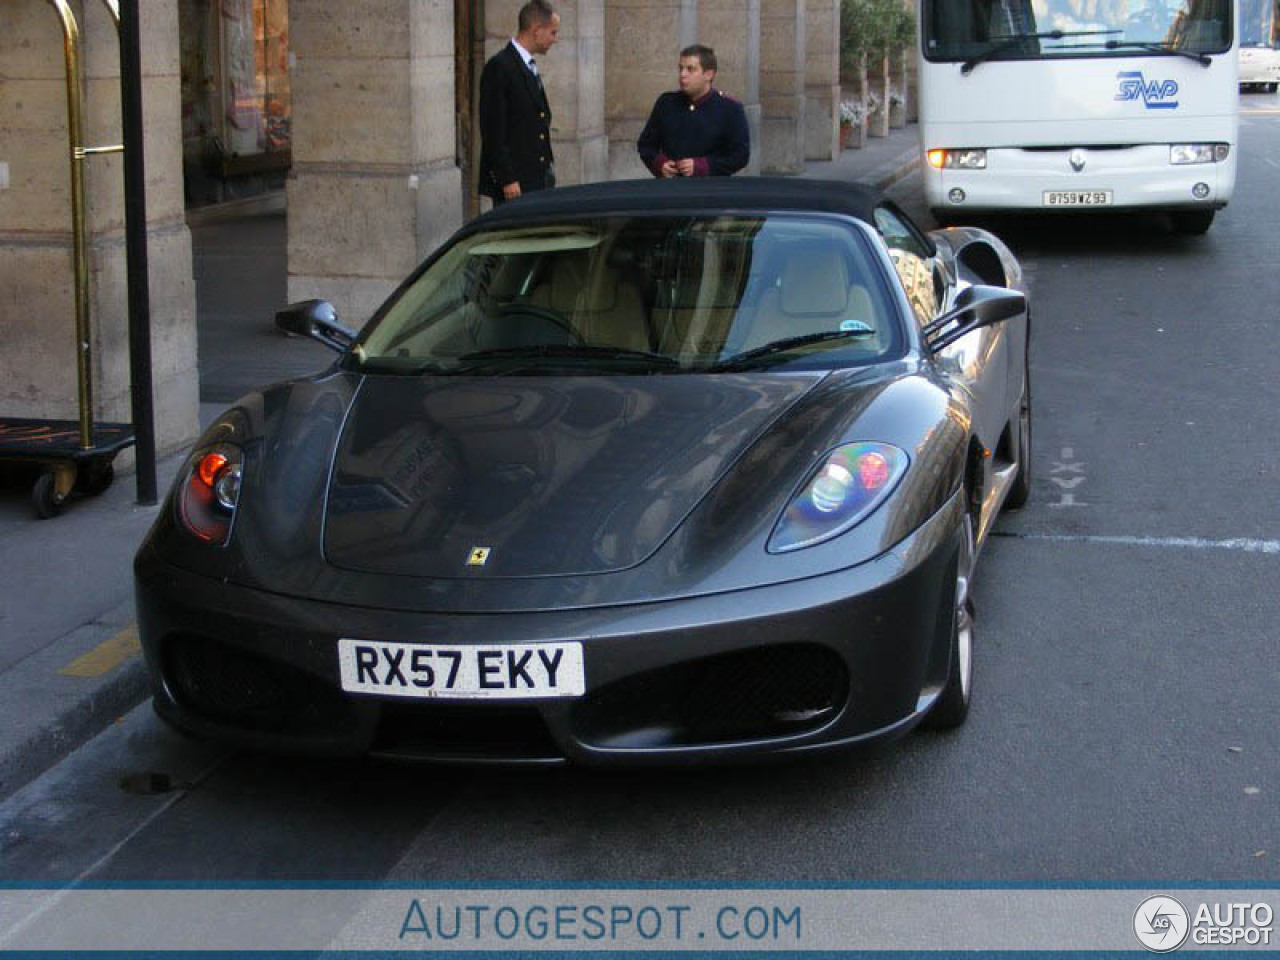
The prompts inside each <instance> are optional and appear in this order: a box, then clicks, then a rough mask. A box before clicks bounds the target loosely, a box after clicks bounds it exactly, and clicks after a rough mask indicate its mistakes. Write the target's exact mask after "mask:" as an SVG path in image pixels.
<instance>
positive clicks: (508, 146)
mask: <svg viewBox="0 0 1280 960" xmlns="http://www.w3.org/2000/svg"><path fill="white" fill-rule="evenodd" d="M518 27H519V32H518V33H517V34H516V35H515V37H514V38H513V39H512V40H511V42H510V43H508V44H507V45H506V46H505V47H503V48H502V49H501V50H500V51H498V52H497V53H496V54H494V55H493V56H492V57H491V58H490V59H489V62H488V63H486V64H485V65H484V72H483V73H481V74H480V137H481V141H482V142H481V146H480V192H481V193H482V194H484V195H485V196H487V197H491V198H492V199H493V203H494V206H497V205H498V204H500V203H504V202H505V201H507V200H514V199H515V198H516V197H518V196H520V195H521V194H523V193H528V192H529V191H531V190H543V189H545V188H547V187H554V186H555V185H556V179H555V166H554V160H555V157H554V156H553V155H552V153H551V106H550V104H548V103H547V93H546V90H545V89H543V86H542V78H541V77H540V76H539V73H538V64H537V57H539V56H541V55H542V54H544V53H546V52H547V51H548V50H550V49H551V45H552V44H554V43H555V42H556V37H557V35H558V33H559V30H560V16H559V14H557V13H556V12H555V11H554V10H552V9H551V5H550V4H549V3H547V2H546V0H529V2H528V3H526V4H525V5H524V6H523V7H521V8H520V14H519V19H518Z"/></svg>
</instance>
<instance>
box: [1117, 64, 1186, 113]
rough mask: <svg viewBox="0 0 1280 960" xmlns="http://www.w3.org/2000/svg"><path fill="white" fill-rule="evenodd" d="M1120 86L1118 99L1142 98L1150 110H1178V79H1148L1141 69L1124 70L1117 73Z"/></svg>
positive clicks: (1131, 99)
mask: <svg viewBox="0 0 1280 960" xmlns="http://www.w3.org/2000/svg"><path fill="white" fill-rule="evenodd" d="M1116 79H1117V80H1118V81H1119V84H1120V85H1119V87H1118V88H1117V89H1116V97H1115V98H1116V99H1117V100H1125V101H1133V100H1141V101H1142V103H1143V105H1144V106H1145V107H1146V108H1147V109H1148V110H1176V109H1177V107H1178V101H1177V100H1175V99H1173V98H1174V97H1176V96H1177V95H1178V81H1177V80H1147V79H1146V77H1144V76H1143V75H1142V71H1141V70H1122V71H1121V72H1120V73H1117V74H1116Z"/></svg>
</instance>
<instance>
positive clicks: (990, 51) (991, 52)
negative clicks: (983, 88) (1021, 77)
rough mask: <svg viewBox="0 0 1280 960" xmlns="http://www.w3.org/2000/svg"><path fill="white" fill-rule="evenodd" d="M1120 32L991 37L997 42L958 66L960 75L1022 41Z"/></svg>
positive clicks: (1064, 31)
mask: <svg viewBox="0 0 1280 960" xmlns="http://www.w3.org/2000/svg"><path fill="white" fill-rule="evenodd" d="M1122 32H1123V31H1121V30H1045V31H1044V32H1042V33H1022V34H1019V35H1018V36H1016V37H992V38H991V39H992V40H993V41H999V42H998V43H996V45H995V46H993V47H987V49H986V50H983V51H982V52H981V53H978V54H975V55H974V56H972V57H970V58H969V59H968V60H966V61H965V62H964V63H963V64H961V66H960V73H961V74H963V75H964V76H966V77H967V76H968V75H969V74H971V73H973V68H974V67H976V66H977V65H978V64H980V63H985V62H986V61H988V60H990V59H991V58H992V57H994V56H995V55H996V54H999V53H1004V52H1005V51H1006V50H1012V49H1013V48H1014V47H1016V46H1018V45H1019V44H1021V43H1022V42H1023V41H1024V40H1062V39H1064V38H1066V37H1101V36H1105V35H1107V34H1109V33H1122Z"/></svg>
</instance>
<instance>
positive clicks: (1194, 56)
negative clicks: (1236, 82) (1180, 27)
mask: <svg viewBox="0 0 1280 960" xmlns="http://www.w3.org/2000/svg"><path fill="white" fill-rule="evenodd" d="M1103 46H1104V47H1106V48H1107V49H1108V50H1119V49H1120V48H1121V47H1137V48H1138V49H1139V50H1147V51H1150V52H1151V53H1165V54H1170V55H1177V56H1179V57H1186V58H1187V59H1188V60H1194V61H1195V62H1196V63H1198V64H1200V66H1202V67H1207V66H1209V65H1210V64H1211V63H1213V59H1212V58H1211V57H1209V55H1208V54H1205V53H1199V52H1196V51H1193V50H1183V49H1181V48H1180V47H1175V46H1173V45H1171V44H1170V43H1169V41H1168V40H1164V41H1161V42H1158V43H1156V42H1152V41H1148V40H1108V41H1107V42H1106V43H1104V44H1103Z"/></svg>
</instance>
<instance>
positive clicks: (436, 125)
mask: <svg viewBox="0 0 1280 960" xmlns="http://www.w3.org/2000/svg"><path fill="white" fill-rule="evenodd" d="M289 18H290V32H291V38H290V44H291V48H292V51H293V55H294V68H293V76H292V84H293V97H294V103H293V171H292V173H291V175H290V178H289V184H288V203H289V299H290V300H302V299H307V298H310V297H323V298H324V299H326V300H330V301H332V302H333V304H334V306H335V307H336V308H337V309H338V316H339V318H340V319H341V320H342V321H344V322H345V323H347V324H348V325H349V326H351V327H358V326H359V325H360V324H362V323H363V322H364V321H365V320H366V319H367V318H368V317H369V315H370V314H371V313H372V311H373V310H374V309H375V308H376V307H377V306H378V304H379V303H380V302H381V301H382V300H383V298H384V297H386V295H387V294H388V293H390V292H391V290H392V289H394V287H395V286H396V285H397V284H398V283H399V282H400V281H401V280H403V279H404V277H405V275H406V274H408V272H409V271H410V270H411V269H412V268H413V267H414V266H415V265H416V264H417V263H418V262H419V261H421V260H422V259H423V258H424V257H425V256H426V255H427V254H428V253H430V252H431V251H432V250H433V249H434V248H435V247H436V246H438V245H439V244H440V243H441V242H442V241H443V240H444V239H445V238H447V237H448V236H449V235H450V234H451V233H452V232H453V230H454V229H456V228H457V227H458V226H459V225H460V224H461V222H462V175H461V172H460V171H459V170H458V166H457V161H456V132H455V127H456V124H455V118H454V90H453V84H454V75H455V74H454V71H455V63H454V49H453V48H454V32H453V5H452V4H451V3H441V2H438V0H351V2H347V3H333V2H332V0H291V2H290V4H289Z"/></svg>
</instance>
